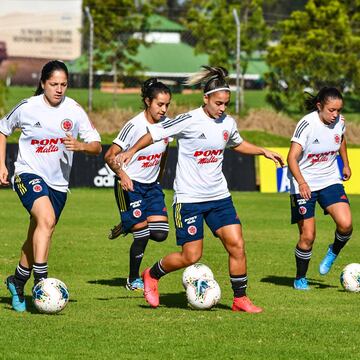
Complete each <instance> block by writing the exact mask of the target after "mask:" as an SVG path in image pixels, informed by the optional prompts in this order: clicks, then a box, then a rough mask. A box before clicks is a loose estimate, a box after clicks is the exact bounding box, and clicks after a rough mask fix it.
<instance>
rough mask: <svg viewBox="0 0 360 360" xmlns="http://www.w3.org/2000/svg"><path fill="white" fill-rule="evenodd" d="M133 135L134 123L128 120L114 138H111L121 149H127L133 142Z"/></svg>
mask: <svg viewBox="0 0 360 360" xmlns="http://www.w3.org/2000/svg"><path fill="white" fill-rule="evenodd" d="M134 136H135V125H134V124H133V123H132V122H128V123H126V124H125V126H124V127H123V128H122V129H121V130H120V132H119V134H118V136H117V137H116V139H114V140H113V144H116V145H118V146H120V147H121V149H123V150H127V149H128V148H129V147H130V146H132V145H133V144H134Z"/></svg>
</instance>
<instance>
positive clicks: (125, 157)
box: [116, 149, 134, 167]
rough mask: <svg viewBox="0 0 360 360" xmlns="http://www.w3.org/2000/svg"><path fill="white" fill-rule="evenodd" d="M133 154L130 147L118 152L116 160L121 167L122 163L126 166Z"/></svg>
mask: <svg viewBox="0 0 360 360" xmlns="http://www.w3.org/2000/svg"><path fill="white" fill-rule="evenodd" d="M133 156H134V153H133V151H132V150H131V149H129V150H127V151H122V152H121V153H120V154H118V155H116V161H117V163H118V164H119V165H120V166H121V167H123V166H124V165H125V166H126V165H127V164H128V163H129V162H130V160H131V159H132V157H133Z"/></svg>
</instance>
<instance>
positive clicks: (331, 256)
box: [319, 245, 337, 275]
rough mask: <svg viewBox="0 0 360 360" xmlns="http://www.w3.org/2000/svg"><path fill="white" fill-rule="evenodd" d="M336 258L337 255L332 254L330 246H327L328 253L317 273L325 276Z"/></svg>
mask: <svg viewBox="0 0 360 360" xmlns="http://www.w3.org/2000/svg"><path fill="white" fill-rule="evenodd" d="M336 257H337V255H336V254H334V253H333V252H332V245H329V248H328V251H327V253H326V255H325V257H324V259H323V261H322V262H321V263H320V266H319V273H320V274H321V275H326V274H327V273H328V272H329V271H330V269H331V266H332V264H333V263H334V261H335V259H336Z"/></svg>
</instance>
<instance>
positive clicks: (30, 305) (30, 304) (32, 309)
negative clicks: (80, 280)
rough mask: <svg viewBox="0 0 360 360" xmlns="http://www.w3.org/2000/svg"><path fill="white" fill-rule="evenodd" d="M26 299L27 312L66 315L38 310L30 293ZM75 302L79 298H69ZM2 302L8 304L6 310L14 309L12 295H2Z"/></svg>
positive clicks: (0, 301)
mask: <svg viewBox="0 0 360 360" xmlns="http://www.w3.org/2000/svg"><path fill="white" fill-rule="evenodd" d="M25 301H26V312H25V313H31V314H34V315H43V316H44V315H53V316H54V315H56V316H60V315H61V316H62V315H65V314H63V313H61V312H60V313H57V314H42V313H40V312H39V311H38V310H36V308H35V306H34V304H33V301H32V296H30V295H28V296H25ZM74 302H77V300H71V299H70V300H69V303H74ZM0 303H1V304H7V305H8V306H7V307H4V309H5V310H9V311H14V310H13V309H12V307H11V297H10V296H6V297H5V296H2V297H0Z"/></svg>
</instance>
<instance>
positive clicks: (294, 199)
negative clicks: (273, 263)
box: [288, 87, 352, 290]
mask: <svg viewBox="0 0 360 360" xmlns="http://www.w3.org/2000/svg"><path fill="white" fill-rule="evenodd" d="M305 104H306V107H307V109H308V110H309V111H311V112H310V113H309V114H307V115H305V116H304V117H303V118H302V119H301V120H300V121H299V122H298V124H297V126H296V129H295V132H294V135H293V137H292V138H291V147H290V150H289V154H288V165H289V178H290V184H291V186H290V194H291V195H290V200H291V222H292V223H293V224H295V223H297V224H298V228H299V241H298V243H297V246H296V249H295V259H296V279H295V281H294V288H295V289H297V290H309V289H310V287H309V285H308V282H307V279H306V272H307V270H308V267H309V262H310V258H311V249H312V246H313V243H314V241H315V234H316V231H315V204H316V202H318V203H319V204H320V206H321V207H322V209H323V210H324V213H325V214H330V216H331V217H332V218H333V220H334V222H335V224H336V230H335V239H334V242H333V244H331V245H330V246H329V248H328V251H327V253H326V255H325V257H324V259H323V260H322V262H321V263H320V267H319V272H320V274H321V275H325V274H327V273H328V272H329V270H330V268H331V266H332V264H333V262H334V261H335V259H336V257H337V256H338V254H339V252H340V250H341V249H342V248H343V247H344V246H345V244H346V243H347V241H348V240H349V239H350V237H351V233H352V220H351V211H350V206H349V200H348V198H347V196H346V194H345V191H344V187H343V185H342V180H345V181H346V180H349V179H350V176H351V170H350V167H349V160H348V156H347V149H346V140H345V137H344V133H345V121H344V118H343V117H342V116H341V115H340V112H341V109H342V107H343V98H342V95H341V93H340V92H339V91H338V90H337V89H335V88H328V87H324V88H322V89H321V90H320V91H319V93H318V94H317V95H316V96H310V97H309V98H308V99H307V101H306V103H305ZM338 153H339V154H340V156H341V159H342V162H343V171H342V179H341V176H340V174H339V171H338V164H337V154H338Z"/></svg>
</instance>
